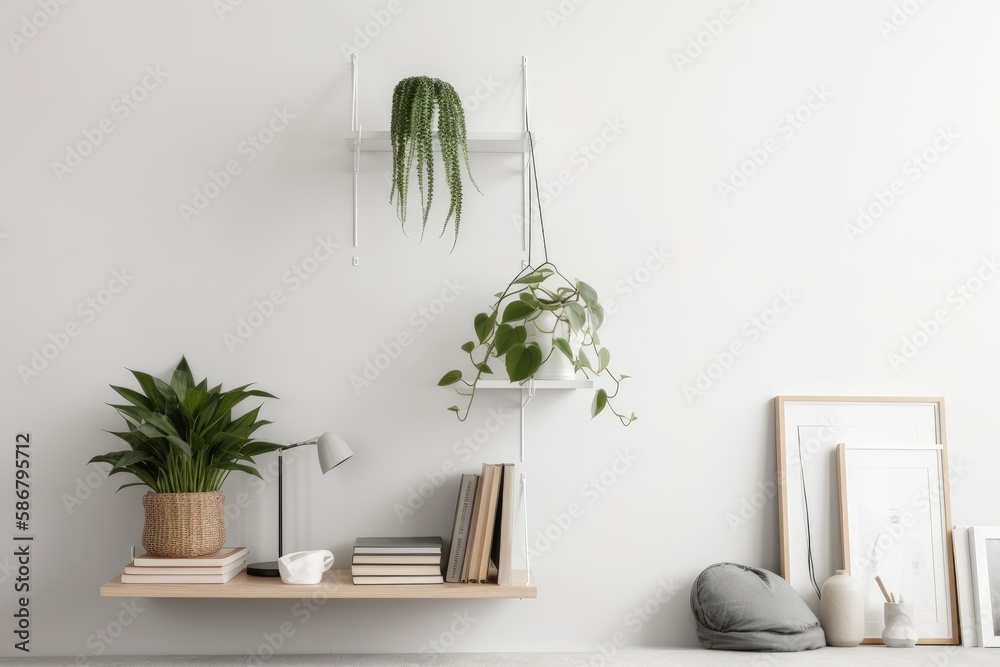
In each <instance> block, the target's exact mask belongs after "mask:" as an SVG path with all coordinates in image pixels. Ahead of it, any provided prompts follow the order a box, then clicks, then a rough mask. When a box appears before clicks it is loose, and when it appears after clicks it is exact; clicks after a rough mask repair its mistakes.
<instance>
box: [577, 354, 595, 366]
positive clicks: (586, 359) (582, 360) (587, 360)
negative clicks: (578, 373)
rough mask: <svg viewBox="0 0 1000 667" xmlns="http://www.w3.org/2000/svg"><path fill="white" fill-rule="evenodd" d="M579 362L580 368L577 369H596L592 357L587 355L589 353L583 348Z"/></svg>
mask: <svg viewBox="0 0 1000 667" xmlns="http://www.w3.org/2000/svg"><path fill="white" fill-rule="evenodd" d="M579 362H580V363H579V368H578V369H577V370H579V369H580V368H589V369H590V370H594V367H593V366H591V365H590V358H589V357H587V353H586V352H584V351H583V350H580V357H579Z"/></svg>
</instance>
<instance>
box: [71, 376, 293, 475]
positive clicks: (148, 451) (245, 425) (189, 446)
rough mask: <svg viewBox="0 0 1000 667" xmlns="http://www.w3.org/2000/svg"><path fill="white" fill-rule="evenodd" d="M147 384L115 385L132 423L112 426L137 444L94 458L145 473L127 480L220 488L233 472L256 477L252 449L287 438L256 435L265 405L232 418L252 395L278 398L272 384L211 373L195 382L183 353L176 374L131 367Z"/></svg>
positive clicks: (268, 448) (269, 447)
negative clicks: (226, 381) (224, 380)
mask: <svg viewBox="0 0 1000 667" xmlns="http://www.w3.org/2000/svg"><path fill="white" fill-rule="evenodd" d="M132 375H134V376H135V379H136V380H137V381H138V382H139V387H140V388H141V389H142V392H138V391H135V390H134V389H128V388H126V387H116V386H114V385H112V386H111V388H112V389H114V390H115V391H116V392H118V394H119V395H120V396H121V397H122V398H124V399H125V400H126V401H127V402H128V404H127V405H125V404H122V405H112V406H111V407H113V408H114V409H115V410H117V411H118V413H119V414H120V415H121V416H122V417H123V418H124V419H125V424H126V426H127V430H125V431H121V432H111V433H112V435H115V436H117V437H119V438H121V439H122V440H124V441H125V442H126V443H128V445H129V447H130V448H131V449H126V450H123V451H117V452H110V453H108V454H104V455H101V456H95V457H93V458H92V459H90V463H101V462H103V463H110V464H111V466H112V467H111V470H110V471H109V473H108V475H114V474H117V473H123V472H124V473H131V474H132V475H135V477H137V478H138V479H139V480H140V481H138V482H132V483H130V484H124V485H122V486H121V487H120V488H119V489H118V490H119V491H121V490H122V489H124V488H126V487H129V486H148V487H149V488H150V489H152V490H153V491H154V492H156V493H192V492H200V491H218V490H219V489H220V488H221V487H222V483H223V482H224V481H225V480H226V477H227V476H228V475H229V473H230V472H232V471H234V470H236V471H240V472H245V473H248V474H251V475H255V476H256V477H260V473H259V472H257V469H256V468H254V467H253V463H254V462H253V457H255V456H259V455H261V454H265V453H267V452H273V451H275V450H278V449H281V448H282V445H278V444H274V443H270V442H261V441H259V440H253V439H251V437H250V436H251V435H252V434H253V433H254V432H255V431H256V430H257V429H258V428H260V427H261V426H264V425H265V424H270V423H271V422H269V421H265V420H258V419H257V414H258V412H259V411H260V407H259V406H258V407H256V408H254V409H252V410H250V411H249V412H246V413H245V414H243V415H241V416H239V417H237V418H235V419H234V418H233V416H232V412H233V409H234V408H235V407H236V406H237V405H239V404H240V403H242V402H243V401H244V400H246V399H248V398H250V397H253V396H255V397H261V398H275V397H274V396H272V395H271V394H269V393H267V392H266V391H259V390H256V389H250V390H248V389H247V387H249V386H250V385H243V386H242V387H237V388H235V389H230V390H229V391H222V385H218V386H216V387H213V388H211V389H209V388H208V381H207V380H202V381H201V382H199V383H197V384H195V382H194V378H193V376H192V375H191V369H190V367H189V366H188V362H187V360H186V359H185V358H184V357H181V360H180V363H178V364H177V368H176V369H175V370H174V372H173V375H172V377H171V378H170V382H169V383H168V382H165V381H163V380H161V379H159V378H156V377H153V376H152V375H149V374H148V373H142V372H139V371H132Z"/></svg>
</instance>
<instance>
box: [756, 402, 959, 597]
mask: <svg viewBox="0 0 1000 667" xmlns="http://www.w3.org/2000/svg"><path fill="white" fill-rule="evenodd" d="M774 405H775V421H776V425H775V442H776V445H777V468H778V471H777V473H778V479H777V483H778V527H779V536H780V539H781V550H780V551H781V576H782V577H784V578H785V579H786V580H787V581H788V582H789V583H790V584H791V585H792V588H794V589H795V590H796V591H797V592H798V593H799V595H800V596H802V599H803V600H805V601H806V603H807V604H808V605H809V607H810V608H812V610H813V611H814V612H816V613H817V614H819V587H820V586H821V585H822V584H823V582H824V581H826V580H827V579H828V578H829V577H831V576H833V574H834V573H835V572H836V570H839V569H843V565H844V563H842V555H843V549H842V547H841V543H840V511H839V503H838V491H839V486H838V482H837V444H838V443H841V442H845V443H848V444H851V445H866V444H867V445H894V446H908V447H913V446H918V445H936V444H942V445H943V444H944V443H945V428H944V399H941V398H906V397H864V396H862V397H858V396H853V397H852V396H778V397H776V398H775V399H774ZM945 452H947V450H946V449H945ZM944 465H945V466H947V456H945V457H944ZM945 473H947V467H946V468H945ZM945 478H946V479H947V474H946V475H945Z"/></svg>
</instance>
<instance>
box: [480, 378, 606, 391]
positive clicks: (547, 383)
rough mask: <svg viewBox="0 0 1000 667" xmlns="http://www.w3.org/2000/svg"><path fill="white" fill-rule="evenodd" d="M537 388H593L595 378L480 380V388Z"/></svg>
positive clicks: (529, 389)
mask: <svg viewBox="0 0 1000 667" xmlns="http://www.w3.org/2000/svg"><path fill="white" fill-rule="evenodd" d="M529 385H533V386H534V388H535V389H536V390H537V389H593V387H594V381H593V380H532V381H531V382H530V383H528V382H525V383H521V382H511V381H509V380H480V381H479V388H480V389H524V390H528V391H531V386H529Z"/></svg>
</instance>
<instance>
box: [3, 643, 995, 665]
mask: <svg viewBox="0 0 1000 667" xmlns="http://www.w3.org/2000/svg"><path fill="white" fill-rule="evenodd" d="M0 665H24V666H25V667H29V666H30V667H70V666H71V665H76V666H78V667H83V666H84V665H90V666H93V667H161V666H162V667H181V666H182V665H194V666H195V667H210V666H212V667H214V666H215V665H220V666H230V665H262V666H266V667H318V666H321V665H323V666H325V665H331V666H336V667H382V666H383V665H388V666H391V667H402V666H409V665H418V666H423V665H430V666H433V667H439V666H441V667H452V666H454V667H508V666H510V667H518V666H520V665H541V666H543V667H545V666H548V665H552V666H554V667H563V666H574V667H575V666H577V665H580V666H593V667H603V666H605V665H608V666H611V665H614V666H616V667H617V666H631V665H636V666H640V667H641V666H649V665H670V666H671V667H703V666H706V665H731V666H734V667H735V666H739V667H773V666H780V665H785V666H788V667H792V666H798V665H805V666H810V665H818V666H819V667H843V666H844V665H849V666H850V667H863V666H865V665H873V666H877V667H893V666H895V665H900V666H902V665H927V666H928V667H930V666H934V665H936V666H938V667H962V666H964V665H1000V649H972V648H967V649H960V648H957V647H934V646H918V647H916V648H912V649H890V648H886V647H884V646H861V647H858V648H825V649H820V650H818V651H805V652H802V653H739V652H731V651H706V650H703V649H652V648H650V649H625V650H622V651H620V652H619V653H618V654H617V655H614V656H611V657H605V656H602V655H600V654H589V653H444V654H424V655H418V654H403V653H395V654H391V653H382V654H355V655H297V656H280V655H278V656H270V657H267V658H264V659H261V660H256V661H248V659H247V657H246V656H152V657H137V656H118V657H101V658H96V657H93V658H89V662H78V661H76V660H75V659H73V658H0Z"/></svg>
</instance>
